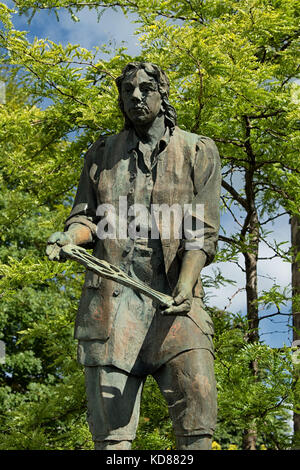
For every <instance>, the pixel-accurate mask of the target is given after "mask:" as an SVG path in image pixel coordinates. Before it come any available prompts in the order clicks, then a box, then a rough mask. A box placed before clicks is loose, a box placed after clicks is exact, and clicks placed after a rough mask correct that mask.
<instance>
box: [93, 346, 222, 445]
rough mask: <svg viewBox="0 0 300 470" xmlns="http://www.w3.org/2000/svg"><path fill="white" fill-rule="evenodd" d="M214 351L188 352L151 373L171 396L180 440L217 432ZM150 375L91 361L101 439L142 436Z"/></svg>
mask: <svg viewBox="0 0 300 470" xmlns="http://www.w3.org/2000/svg"><path fill="white" fill-rule="evenodd" d="M213 361H214V358H213V355H212V353H211V352H210V351H209V350H207V349H193V350H190V351H185V352H182V353H180V354H178V355H177V356H175V357H174V358H172V359H171V360H170V361H168V362H166V363H165V364H163V365H162V366H161V367H160V368H159V369H158V370H157V371H155V372H153V373H152V374H151V375H152V376H153V377H154V379H155V380H156V382H157V384H158V386H159V388H160V390H161V392H162V394H163V396H164V397H165V399H166V402H167V405H168V409H169V414H170V418H171V420H172V424H173V428H174V432H175V435H176V438H177V439H180V438H183V437H188V436H190V437H191V436H203V437H204V436H212V434H213V432H214V429H215V424H216V417H217V397H216V383H215V376H214V366H213ZM145 380H146V376H136V375H132V374H130V373H128V372H125V371H123V370H121V369H118V368H117V367H114V366H86V367H85V381H86V392H87V405H88V415H87V420H88V424H89V428H90V431H91V434H92V437H93V441H94V442H95V444H96V443H97V442H98V443H99V442H102V441H117V442H118V441H119V442H120V441H129V442H132V441H133V439H134V438H135V436H136V430H137V426H138V421H139V411H140V401H141V395H142V389H143V385H144V383H145Z"/></svg>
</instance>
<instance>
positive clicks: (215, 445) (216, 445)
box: [211, 441, 221, 450]
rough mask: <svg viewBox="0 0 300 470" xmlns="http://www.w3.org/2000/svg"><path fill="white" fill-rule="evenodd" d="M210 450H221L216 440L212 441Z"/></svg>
mask: <svg viewBox="0 0 300 470" xmlns="http://www.w3.org/2000/svg"><path fill="white" fill-rule="evenodd" d="M211 450H221V446H220V444H218V443H217V442H216V441H213V442H212V445H211Z"/></svg>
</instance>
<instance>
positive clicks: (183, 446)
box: [176, 435, 212, 450]
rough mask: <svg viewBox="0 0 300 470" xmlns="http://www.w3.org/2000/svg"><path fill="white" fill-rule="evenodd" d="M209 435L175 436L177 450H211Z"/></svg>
mask: <svg viewBox="0 0 300 470" xmlns="http://www.w3.org/2000/svg"><path fill="white" fill-rule="evenodd" d="M211 443H212V437H211V436H205V435H201V436H177V437H176V448H177V449H178V450H211Z"/></svg>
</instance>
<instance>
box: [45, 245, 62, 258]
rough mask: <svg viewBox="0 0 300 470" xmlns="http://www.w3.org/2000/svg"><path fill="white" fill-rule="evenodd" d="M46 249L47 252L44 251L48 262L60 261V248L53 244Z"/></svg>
mask: <svg viewBox="0 0 300 470" xmlns="http://www.w3.org/2000/svg"><path fill="white" fill-rule="evenodd" d="M47 248H49V250H48V252H47V250H46V253H47V255H48V258H49V260H50V261H59V260H60V256H59V252H60V247H59V246H57V245H56V244H53V245H49V246H48V247H47Z"/></svg>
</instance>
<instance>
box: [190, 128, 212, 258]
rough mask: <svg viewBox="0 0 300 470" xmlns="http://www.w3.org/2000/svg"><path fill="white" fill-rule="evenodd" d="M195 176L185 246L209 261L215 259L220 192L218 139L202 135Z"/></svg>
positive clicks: (195, 163) (197, 152)
mask: <svg viewBox="0 0 300 470" xmlns="http://www.w3.org/2000/svg"><path fill="white" fill-rule="evenodd" d="M192 177H193V184H194V199H193V201H192V204H191V205H189V209H188V211H187V212H186V213H185V239H184V241H183V242H184V243H183V245H184V249H185V250H199V249H200V250H202V251H204V252H205V254H206V257H207V260H206V265H208V264H210V263H211V262H212V261H213V259H214V256H215V252H216V248H217V241H218V233H219V228H220V206H219V202H220V193H221V162H220V157H219V152H218V149H217V147H216V145H215V143H214V142H213V141H212V140H211V139H210V138H208V137H201V138H200V140H199V141H198V144H197V145H196V155H195V162H194V167H193V174H192ZM186 222H187V224H186ZM186 225H187V226H188V227H187V228H186Z"/></svg>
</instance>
